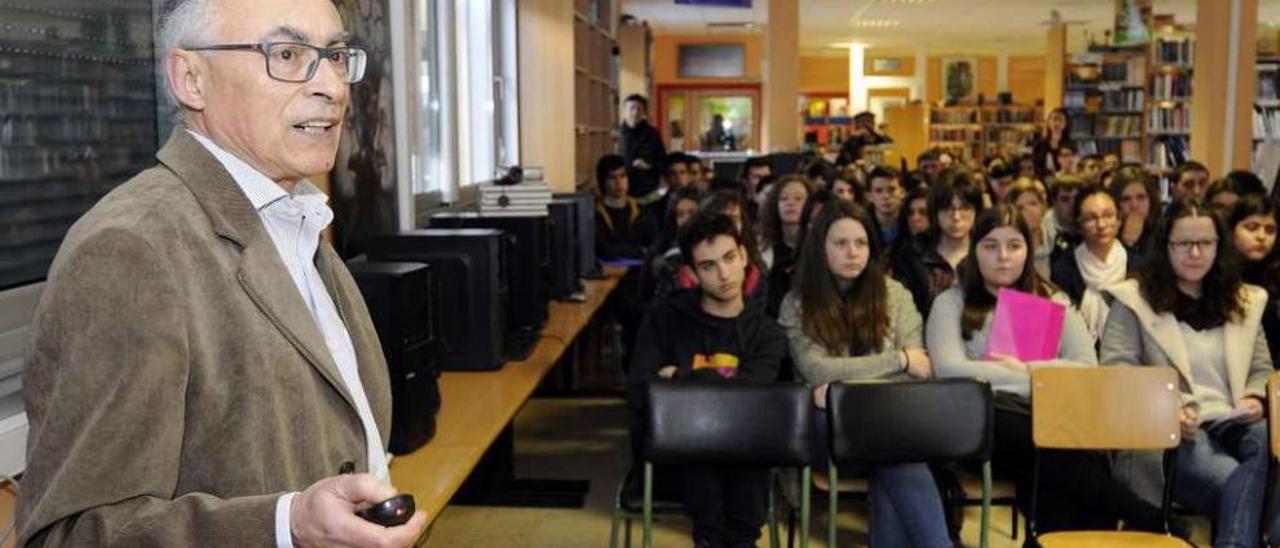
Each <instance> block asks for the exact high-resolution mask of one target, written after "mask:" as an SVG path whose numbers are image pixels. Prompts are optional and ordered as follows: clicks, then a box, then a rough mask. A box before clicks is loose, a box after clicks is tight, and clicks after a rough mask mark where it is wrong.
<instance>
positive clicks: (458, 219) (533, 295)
mask: <svg viewBox="0 0 1280 548" xmlns="http://www.w3.org/2000/svg"><path fill="white" fill-rule="evenodd" d="M430 223H431V227H432V228H446V229H447V228H492V229H498V230H502V231H503V232H506V233H507V234H510V235H511V236H513V237H514V238H515V240H514V242H512V244H511V246H512V247H511V249H512V254H511V255H510V257H509V259H508V260H509V261H510V271H509V272H510V273H511V275H510V276H508V277H507V288H508V291H509V297H508V299H509V300H508V302H507V321H508V328H509V329H510V331H511V332H512V333H511V337H509V338H508V341H509V342H511V343H512V347H510V348H508V349H507V357H509V358H513V359H523V358H524V357H525V356H527V355H528V351H531V350H532V349H533V344H534V343H536V342H537V334H538V331H539V330H541V329H542V326H543V324H545V323H546V322H547V299H548V297H547V286H548V285H549V282H550V277H551V264H550V261H549V259H550V253H549V250H548V249H547V245H548V243H549V240H548V238H547V217H546V216H540V217H539V216H527V217H507V216H502V217H481V216H480V215H478V214H476V213H457V212H450V213H437V214H435V215H432V216H431V221H430Z"/></svg>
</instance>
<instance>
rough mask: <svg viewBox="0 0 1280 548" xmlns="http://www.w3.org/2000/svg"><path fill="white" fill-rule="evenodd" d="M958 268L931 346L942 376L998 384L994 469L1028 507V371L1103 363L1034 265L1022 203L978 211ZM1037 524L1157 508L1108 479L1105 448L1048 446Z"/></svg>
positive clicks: (1044, 528)
mask: <svg viewBox="0 0 1280 548" xmlns="http://www.w3.org/2000/svg"><path fill="white" fill-rule="evenodd" d="M969 241H970V246H971V249H970V252H969V256H968V258H967V259H966V260H965V262H964V263H962V265H961V267H960V284H959V285H958V286H956V287H953V288H951V289H948V290H947V291H945V292H943V293H942V294H941V295H938V298H937V299H936V300H935V301H934V303H933V308H932V310H931V311H930V313H929V321H928V323H927V325H926V327H925V335H926V337H925V339H926V346H927V347H928V350H929V356H930V358H931V359H932V360H933V366H934V372H935V374H936V375H937V376H938V377H979V378H983V379H986V380H988V381H990V382H991V386H992V388H993V389H994V391H995V400H996V412H995V453H994V458H993V459H992V460H993V465H994V467H995V472H996V475H997V476H1004V477H1006V478H1010V479H1013V480H1014V481H1015V482H1016V483H1017V485H1018V498H1019V500H1018V506H1019V508H1020V509H1021V510H1022V511H1023V512H1024V513H1026V512H1028V511H1029V510H1030V504H1029V502H1030V501H1029V500H1027V499H1028V497H1029V496H1030V493H1031V482H1032V470H1033V462H1034V457H1035V447H1034V444H1033V443H1032V440H1031V412H1030V405H1029V401H1028V397H1029V393H1030V378H1031V377H1030V370H1031V368H1033V367H1045V366H1065V365H1086V366H1092V365H1096V364H1097V356H1096V355H1095V354H1094V350H1093V338H1092V337H1091V336H1090V335H1089V332H1088V330H1086V329H1085V326H1084V321H1083V320H1082V319H1081V318H1080V315H1079V314H1077V313H1076V312H1075V310H1074V309H1072V308H1070V307H1068V306H1066V305H1067V303H1068V302H1069V301H1068V299H1067V297H1066V295H1064V294H1062V293H1061V292H1060V291H1058V290H1057V289H1056V288H1054V287H1053V285H1052V284H1050V283H1048V282H1046V281H1044V280H1043V279H1041V278H1040V276H1039V275H1038V274H1037V273H1036V270H1035V266H1034V263H1033V261H1031V260H1029V258H1030V257H1032V256H1033V255H1034V249H1033V247H1032V246H1033V245H1034V244H1033V242H1034V240H1033V239H1032V237H1031V230H1030V228H1029V227H1028V226H1027V224H1026V221H1024V220H1023V219H1022V216H1021V215H1019V214H1018V212H1017V211H1016V210H1015V209H1013V208H1012V207H1009V206H999V207H996V208H993V209H990V210H988V211H986V212H984V213H983V214H982V215H980V216H979V217H978V219H977V221H976V223H975V225H974V229H973V233H972V234H971V235H970V238H969ZM1040 458H1041V463H1042V466H1041V468H1042V470H1046V471H1051V472H1048V473H1044V474H1041V477H1040V500H1039V503H1038V521H1039V523H1038V529H1039V532H1041V533H1043V532H1048V531H1054V530H1073V529H1108V528H1114V527H1115V525H1116V522H1117V520H1119V519H1123V520H1124V521H1125V523H1126V524H1128V525H1130V526H1133V527H1136V528H1142V529H1148V528H1149V529H1157V528H1161V527H1162V522H1161V520H1160V512H1159V510H1158V509H1157V508H1156V507H1155V506H1152V505H1150V504H1147V503H1146V502H1144V501H1143V500H1142V499H1140V498H1138V497H1137V496H1136V495H1134V494H1133V493H1132V492H1130V491H1129V490H1128V489H1127V488H1125V487H1124V486H1123V485H1121V484H1119V483H1117V482H1115V481H1114V480H1112V478H1111V469H1110V464H1109V463H1108V461H1107V458H1106V456H1105V455H1103V454H1101V453H1094V452H1084V451H1044V452H1042V453H1041V455H1040Z"/></svg>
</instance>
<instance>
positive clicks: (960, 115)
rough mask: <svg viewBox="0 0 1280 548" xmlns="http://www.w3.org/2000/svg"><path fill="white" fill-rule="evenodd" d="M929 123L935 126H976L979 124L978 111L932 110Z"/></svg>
mask: <svg viewBox="0 0 1280 548" xmlns="http://www.w3.org/2000/svg"><path fill="white" fill-rule="evenodd" d="M929 122H930V123H934V124H976V123H978V110H977V109H957V110H936V109H935V110H932V111H930V112H929Z"/></svg>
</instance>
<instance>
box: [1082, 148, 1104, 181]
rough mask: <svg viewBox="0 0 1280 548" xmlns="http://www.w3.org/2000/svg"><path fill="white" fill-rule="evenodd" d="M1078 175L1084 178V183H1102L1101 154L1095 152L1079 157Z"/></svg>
mask: <svg viewBox="0 0 1280 548" xmlns="http://www.w3.org/2000/svg"><path fill="white" fill-rule="evenodd" d="M1079 166H1080V167H1079V170H1078V173H1077V174H1078V175H1080V178H1082V179H1084V182H1085V183H1086V184H1091V185H1099V184H1102V172H1103V169H1102V156H1099V155H1097V154H1087V155H1085V156H1084V157H1083V158H1080V164H1079Z"/></svg>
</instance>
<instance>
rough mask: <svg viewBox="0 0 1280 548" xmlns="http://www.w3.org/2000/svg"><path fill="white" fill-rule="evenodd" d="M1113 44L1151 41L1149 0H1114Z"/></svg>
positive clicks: (1123, 44)
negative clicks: (1114, 23)
mask: <svg viewBox="0 0 1280 548" xmlns="http://www.w3.org/2000/svg"><path fill="white" fill-rule="evenodd" d="M1113 36H1115V45H1117V46H1134V45H1140V44H1146V43H1147V42H1150V41H1151V0H1116V26H1115V31H1114V33H1113Z"/></svg>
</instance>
